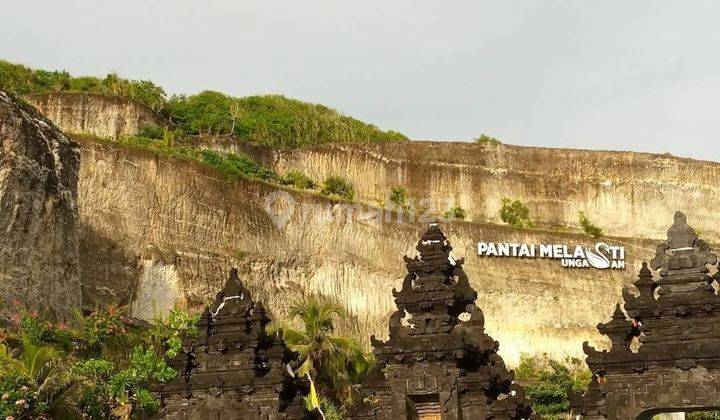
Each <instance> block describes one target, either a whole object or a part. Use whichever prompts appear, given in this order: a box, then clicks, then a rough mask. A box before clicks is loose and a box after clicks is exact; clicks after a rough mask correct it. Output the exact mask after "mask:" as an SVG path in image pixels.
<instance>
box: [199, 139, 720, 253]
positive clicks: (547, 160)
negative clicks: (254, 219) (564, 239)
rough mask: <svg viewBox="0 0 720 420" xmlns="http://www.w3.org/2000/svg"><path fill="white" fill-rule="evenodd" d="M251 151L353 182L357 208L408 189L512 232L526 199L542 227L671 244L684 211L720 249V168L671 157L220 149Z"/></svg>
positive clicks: (387, 147)
mask: <svg viewBox="0 0 720 420" xmlns="http://www.w3.org/2000/svg"><path fill="white" fill-rule="evenodd" d="M211 144H212V145H213V147H221V148H224V149H232V148H235V149H236V150H240V151H245V152H247V153H249V154H251V155H252V156H255V157H256V158H257V159H260V160H261V161H263V162H264V163H266V164H268V165H270V166H271V167H273V168H274V169H275V170H277V171H279V172H285V171H287V170H291V169H292V170H299V171H302V172H304V173H306V174H307V175H309V176H310V177H311V178H314V179H315V180H317V181H322V180H323V179H324V178H325V177H327V176H328V175H341V176H344V177H346V178H347V179H348V180H349V181H350V182H351V183H352V184H353V186H354V187H355V190H356V199H359V200H362V201H367V202H373V203H382V202H386V201H387V200H388V196H389V194H390V189H391V188H392V187H395V186H403V187H405V188H406V189H407V190H408V192H409V193H410V195H411V196H412V197H413V198H415V199H418V200H420V199H428V200H429V202H430V203H431V205H432V206H434V208H435V209H436V210H437V211H439V212H440V213H442V212H444V211H445V210H447V209H448V208H450V207H452V206H460V207H462V208H463V209H465V210H466V211H467V212H468V217H469V219H470V220H474V221H487V222H493V223H502V222H501V221H500V219H499V209H500V201H501V200H502V199H503V198H504V197H508V198H512V199H519V200H521V201H523V202H524V203H526V204H527V205H528V207H529V209H530V214H531V217H532V218H533V220H534V221H536V222H537V223H539V224H540V225H541V226H546V227H569V228H572V229H579V223H578V211H584V212H585V213H586V214H587V215H588V216H589V217H590V219H591V220H592V221H594V222H595V223H596V224H598V225H599V226H600V227H601V228H602V229H603V230H604V231H605V233H606V234H609V235H617V236H627V237H642V238H657V239H663V238H664V237H665V231H666V229H667V223H668V220H672V217H673V213H674V212H675V210H678V209H682V210H683V211H684V212H686V214H687V215H688V217H689V218H691V219H692V220H694V223H695V225H696V226H697V227H698V228H699V229H700V230H701V231H702V233H703V236H704V237H706V238H708V239H710V240H712V241H719V240H720V229H719V228H718V226H717V224H716V223H715V220H716V219H717V217H718V216H719V215H720V211H718V209H717V208H716V207H715V205H714V203H717V202H719V201H720V183H719V181H720V164H718V163H716V162H705V161H698V160H693V159H683V158H677V157H674V156H670V155H653V154H649V153H635V152H609V151H591V150H573V149H550V148H538V147H519V146H509V145H498V146H493V145H480V144H473V143H461V142H424V141H423V142H420V141H413V142H406V143H347V144H329V145H324V146H320V147H315V148H308V149H298V150H286V151H272V150H269V149H266V148H261V147H258V146H254V145H247V144H244V143H236V144H235V145H233V144H232V143H231V142H228V141H227V140H226V141H224V142H223V141H219V142H218V141H216V142H214V143H211Z"/></svg>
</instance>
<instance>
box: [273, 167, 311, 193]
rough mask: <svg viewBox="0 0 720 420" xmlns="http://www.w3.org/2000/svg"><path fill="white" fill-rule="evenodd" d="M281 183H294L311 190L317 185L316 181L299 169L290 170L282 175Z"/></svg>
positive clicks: (300, 188) (296, 185) (302, 188)
mask: <svg viewBox="0 0 720 420" xmlns="http://www.w3.org/2000/svg"><path fill="white" fill-rule="evenodd" d="M280 183H281V184H283V185H292V186H293V187H295V188H297V189H299V190H311V189H313V188H315V187H316V186H317V185H315V181H313V180H312V179H310V178H309V177H308V176H307V175H305V174H304V173H302V172H299V171H288V172H287V173H286V174H285V176H283V177H282V179H281V180H280Z"/></svg>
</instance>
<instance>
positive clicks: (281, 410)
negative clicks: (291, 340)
mask: <svg viewBox="0 0 720 420" xmlns="http://www.w3.org/2000/svg"><path fill="white" fill-rule="evenodd" d="M269 322H270V319H269V318H268V317H267V313H266V311H265V308H264V307H263V305H262V303H260V302H255V301H253V300H252V298H251V296H250V292H249V291H248V290H247V289H246V288H245V287H244V286H243V285H242V283H240V280H239V279H238V275H237V270H235V269H233V270H232V271H231V272H230V278H229V279H228V281H227V283H226V284H225V287H224V288H223V290H222V291H221V292H220V293H218V294H217V297H216V299H215V303H214V304H213V305H212V307H211V308H206V309H205V311H204V312H203V314H202V316H201V318H200V322H199V324H198V328H199V330H200V334H199V336H198V337H197V338H196V339H193V340H188V341H186V342H185V343H184V346H183V352H182V353H181V354H180V355H178V356H177V357H176V358H174V359H173V360H172V361H171V363H172V366H173V367H174V368H175V369H176V370H178V371H179V372H180V374H179V375H178V377H176V378H175V379H174V380H173V381H172V382H170V383H168V384H165V385H164V386H162V388H161V389H160V394H161V396H162V400H163V404H164V413H163V415H164V416H166V417H168V418H182V419H228V418H247V419H267V420H281V419H304V418H315V417H314V416H312V415H310V414H308V413H306V412H305V409H304V403H303V399H302V397H303V395H306V394H307V391H308V385H307V383H306V382H305V381H304V380H301V379H298V378H296V377H294V376H293V375H292V370H291V369H289V368H288V363H291V362H292V361H293V360H294V358H295V354H294V353H293V352H291V351H290V350H289V349H288V348H287V346H286V345H285V343H284V341H283V340H282V332H281V331H279V332H277V333H276V334H273V335H270V334H268V333H267V332H266V329H265V327H266V325H267V324H268V323H269Z"/></svg>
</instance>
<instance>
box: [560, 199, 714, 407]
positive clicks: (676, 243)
mask: <svg viewBox="0 0 720 420" xmlns="http://www.w3.org/2000/svg"><path fill="white" fill-rule="evenodd" d="M716 262H717V256H716V255H715V254H714V253H713V252H712V251H711V250H710V247H709V246H708V244H707V243H706V242H705V241H703V240H701V239H698V237H697V235H696V234H695V231H694V230H693V229H692V228H691V227H690V226H688V224H687V221H686V219H685V215H684V214H683V213H681V212H677V213H676V214H675V221H674V223H673V225H672V227H670V229H669V230H668V239H667V241H665V242H662V243H661V244H660V245H659V246H658V248H657V252H656V254H655V257H654V258H653V259H652V261H651V262H650V267H649V268H648V265H647V264H645V263H643V266H642V269H641V270H640V275H639V277H638V280H637V281H636V282H635V283H634V286H635V288H636V289H637V290H636V291H635V292H634V293H631V292H630V291H629V290H624V291H623V299H624V301H625V305H624V307H625V312H626V313H627V316H626V314H625V313H623V311H622V309H621V306H620V305H619V304H618V305H617V307H616V308H615V313H614V314H613V316H612V319H611V320H610V321H609V322H607V323H604V324H599V325H598V330H599V331H600V332H601V333H602V334H604V335H606V336H608V337H609V338H610V340H611V341H612V347H611V348H610V349H609V350H604V351H597V350H595V349H594V348H592V347H590V346H589V345H588V344H587V342H586V343H585V344H584V349H585V353H586V354H587V356H588V357H587V363H588V366H589V367H590V370H591V371H592V372H593V373H594V374H595V375H596V376H595V377H594V378H593V382H592V383H591V385H590V388H589V389H588V391H587V392H586V393H585V394H584V395H582V396H577V397H576V398H575V400H574V402H573V411H574V412H575V413H576V414H580V415H582V416H583V418H585V419H606V418H608V419H635V418H638V419H649V418H651V417H652V415H654V414H657V413H661V412H669V411H694V410H701V409H716V410H717V409H718V408H720V385H719V384H720V298H719V297H718V296H717V294H716V291H715V288H714V287H713V284H717V280H718V275H717V274H715V275H714V276H712V277H711V276H710V275H708V272H709V270H708V265H709V264H715V263H716ZM650 268H652V269H653V270H657V274H658V277H657V278H656V279H653V273H652V272H651V271H650ZM636 337H638V338H639V344H640V345H639V347H637V351H634V350H632V349H631V343H632V342H633V341H634V340H635V338H636Z"/></svg>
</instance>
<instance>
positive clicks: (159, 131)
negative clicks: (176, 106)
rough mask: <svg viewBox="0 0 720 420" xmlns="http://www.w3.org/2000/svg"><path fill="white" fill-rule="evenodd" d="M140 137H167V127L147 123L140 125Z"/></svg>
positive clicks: (157, 138) (156, 138)
mask: <svg viewBox="0 0 720 420" xmlns="http://www.w3.org/2000/svg"><path fill="white" fill-rule="evenodd" d="M138 136H139V137H147V138H149V139H155V140H160V139H163V138H165V129H164V128H162V127H158V126H157V125H153V124H145V125H143V126H142V127H140V132H139V133H138Z"/></svg>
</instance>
